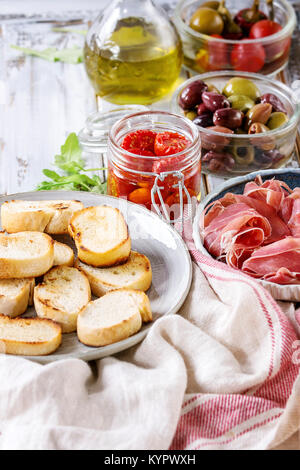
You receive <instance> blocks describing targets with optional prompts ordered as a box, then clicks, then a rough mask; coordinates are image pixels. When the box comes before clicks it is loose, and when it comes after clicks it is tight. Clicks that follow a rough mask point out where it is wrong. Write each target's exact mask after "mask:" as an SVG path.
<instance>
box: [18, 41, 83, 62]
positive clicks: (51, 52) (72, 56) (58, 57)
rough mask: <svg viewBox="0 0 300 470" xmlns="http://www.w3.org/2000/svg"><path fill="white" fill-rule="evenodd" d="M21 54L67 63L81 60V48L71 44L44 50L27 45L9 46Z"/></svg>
mask: <svg viewBox="0 0 300 470" xmlns="http://www.w3.org/2000/svg"><path fill="white" fill-rule="evenodd" d="M10 47H11V48H13V49H16V50H17V51H21V52H23V54H26V55H31V56H36V57H40V58H41V59H44V60H48V61H50V62H58V61H60V62H66V63H68V64H79V63H81V62H82V61H83V49H82V47H79V46H73V47H69V48H66V49H57V48H56V47H48V48H47V49H44V50H37V49H31V48H29V47H20V46H14V45H11V46H10Z"/></svg>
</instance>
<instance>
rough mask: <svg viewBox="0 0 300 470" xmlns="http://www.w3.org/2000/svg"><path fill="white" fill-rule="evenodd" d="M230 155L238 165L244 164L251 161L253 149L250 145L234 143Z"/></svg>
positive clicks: (253, 154)
mask: <svg viewBox="0 0 300 470" xmlns="http://www.w3.org/2000/svg"><path fill="white" fill-rule="evenodd" d="M232 155H233V157H234V159H235V161H236V163H237V164H238V165H241V166H246V165H250V163H252V162H253V160H254V156H255V151H254V148H253V147H252V146H244V147H243V146H241V145H238V144H235V145H234V146H233V149H232Z"/></svg>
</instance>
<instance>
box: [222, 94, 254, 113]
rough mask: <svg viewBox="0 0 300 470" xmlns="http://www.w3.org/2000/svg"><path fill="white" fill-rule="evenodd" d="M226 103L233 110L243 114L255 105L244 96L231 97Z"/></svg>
mask: <svg viewBox="0 0 300 470" xmlns="http://www.w3.org/2000/svg"><path fill="white" fill-rule="evenodd" d="M228 101H229V103H230V104H231V107H232V108H233V109H239V110H240V111H242V112H243V113H247V112H248V111H249V110H250V109H251V108H253V106H254V105H255V103H254V101H253V100H252V99H251V98H249V96H246V95H231V96H229V97H228Z"/></svg>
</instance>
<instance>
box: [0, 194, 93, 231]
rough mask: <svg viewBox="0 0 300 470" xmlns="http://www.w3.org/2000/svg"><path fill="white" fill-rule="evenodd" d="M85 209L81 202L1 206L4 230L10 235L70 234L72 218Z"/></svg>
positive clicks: (26, 202) (22, 203)
mask: <svg viewBox="0 0 300 470" xmlns="http://www.w3.org/2000/svg"><path fill="white" fill-rule="evenodd" d="M83 207H84V206H83V204H82V203H81V202H80V201H6V202H5V203H4V204H2V206H1V223H2V228H3V229H4V230H6V231H7V232H8V233H16V232H25V231H30V232H46V233H49V234H64V233H68V225H69V222H70V220H71V218H72V216H73V215H74V213H75V212H77V211H79V210H82V209H83Z"/></svg>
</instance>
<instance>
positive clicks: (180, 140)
mask: <svg viewBox="0 0 300 470" xmlns="http://www.w3.org/2000/svg"><path fill="white" fill-rule="evenodd" d="M190 145H191V142H190V141H189V140H188V139H187V138H186V137H184V135H181V134H178V133H177V132H162V133H158V134H156V137H155V142H154V152H155V155H157V156H158V157H162V156H167V155H174V153H179V152H182V151H183V150H185V149H186V148H187V147H189V146H190Z"/></svg>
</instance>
